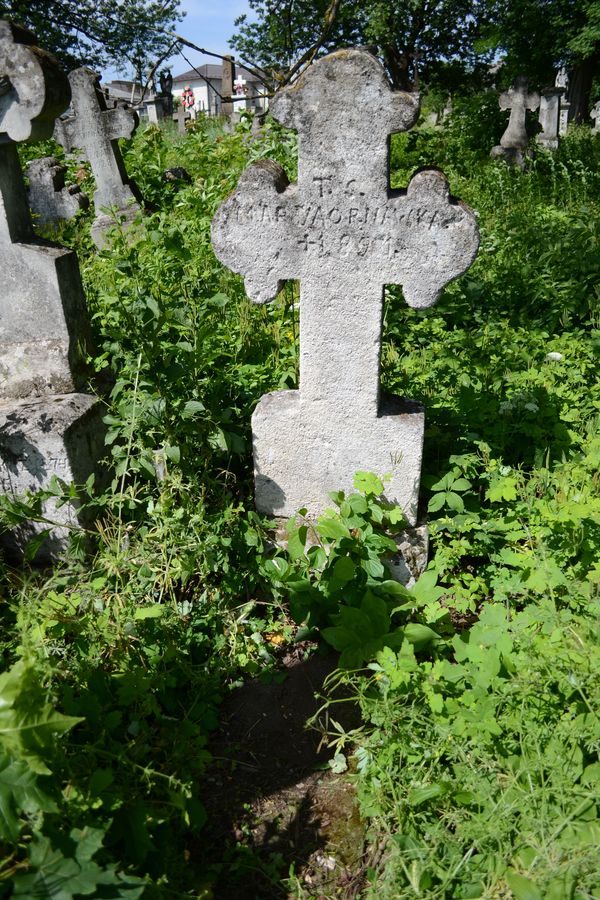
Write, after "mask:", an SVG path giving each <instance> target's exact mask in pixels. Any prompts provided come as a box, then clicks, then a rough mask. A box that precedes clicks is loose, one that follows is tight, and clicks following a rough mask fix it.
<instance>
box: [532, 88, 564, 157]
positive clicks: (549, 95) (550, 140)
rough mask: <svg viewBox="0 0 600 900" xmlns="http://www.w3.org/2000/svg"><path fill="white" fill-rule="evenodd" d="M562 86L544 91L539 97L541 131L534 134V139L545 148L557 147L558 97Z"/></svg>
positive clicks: (554, 148)
mask: <svg viewBox="0 0 600 900" xmlns="http://www.w3.org/2000/svg"><path fill="white" fill-rule="evenodd" d="M562 93H563V90H562V88H555V89H554V90H551V91H544V93H543V94H542V96H541V98H540V112H539V121H540V125H541V126H542V131H541V132H540V133H539V134H538V135H536V141H537V143H538V144H540V146H542V147H545V148H546V150H556V149H557V147H558V134H559V131H558V126H559V117H560V98H561V96H562Z"/></svg>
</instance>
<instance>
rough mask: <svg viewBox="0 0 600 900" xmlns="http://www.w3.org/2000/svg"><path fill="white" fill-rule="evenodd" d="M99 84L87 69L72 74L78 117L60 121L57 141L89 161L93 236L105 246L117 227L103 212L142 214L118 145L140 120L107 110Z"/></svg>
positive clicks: (123, 111)
mask: <svg viewBox="0 0 600 900" xmlns="http://www.w3.org/2000/svg"><path fill="white" fill-rule="evenodd" d="M99 81H100V77H99V76H98V75H97V74H96V73H95V72H93V71H92V70H91V69H87V68H85V67H82V68H80V69H75V71H73V72H71V73H70V74H69V82H70V84H71V95H72V101H71V102H72V106H73V113H74V115H72V116H69V117H68V118H66V119H58V120H57V122H56V127H55V130H54V137H55V139H56V140H57V141H58V143H59V144H62V146H63V147H64V148H65V150H67V151H71V150H73V149H74V148H76V147H77V148H78V149H80V150H83V152H84V153H85V155H86V157H87V159H88V160H89V163H90V165H91V167H92V171H93V173H94V178H95V180H96V191H95V193H94V206H95V210H96V219H95V222H94V225H93V226H92V236H93V237H94V240H95V241H96V243H97V244H98V245H99V246H102V244H103V235H104V232H105V231H106V229H107V228H108V227H109V226H110V225H113V224H114V217H113V216H110V215H106V214H104V213H103V212H102V210H103V209H107V208H108V209H112V208H116V209H117V210H119V212H120V213H124V214H125V215H126V217H127V218H132V217H133V216H134V215H135V213H136V212H137V211H138V210H139V206H138V205H137V203H136V200H137V199H139V196H138V192H137V189H136V188H135V185H134V184H133V183H132V182H131V181H130V179H129V178H128V177H127V172H126V171H125V165H124V163H123V157H122V156H121V151H120V150H119V145H118V143H117V141H118V139H119V138H121V137H131V135H132V134H133V132H134V131H135V129H136V126H137V116H136V115H135V113H134V112H132V111H131V110H128V109H123V108H122V107H116V108H115V109H107V106H106V98H105V96H104V94H103V93H102V91H101V90H100V88H99Z"/></svg>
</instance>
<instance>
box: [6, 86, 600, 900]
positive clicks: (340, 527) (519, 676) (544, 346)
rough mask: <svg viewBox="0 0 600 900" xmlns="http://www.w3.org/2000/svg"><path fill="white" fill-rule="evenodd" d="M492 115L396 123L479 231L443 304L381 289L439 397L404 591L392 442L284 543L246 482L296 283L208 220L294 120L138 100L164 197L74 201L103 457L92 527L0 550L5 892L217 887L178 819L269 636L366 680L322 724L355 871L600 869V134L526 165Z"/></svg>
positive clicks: (555, 881)
mask: <svg viewBox="0 0 600 900" xmlns="http://www.w3.org/2000/svg"><path fill="white" fill-rule="evenodd" d="M497 130H498V121H497V115H496V111H495V107H494V105H493V104H492V103H491V101H490V100H489V98H487V97H484V98H483V99H481V98H479V99H478V100H477V101H474V100H472V101H469V103H466V104H465V105H464V106H461V105H460V104H457V106H456V109H455V113H454V115H453V118H452V119H451V120H450V122H449V123H447V125H446V126H445V127H444V129H439V130H438V129H436V130H427V129H422V130H421V131H418V132H415V133H414V134H408V135H400V136H397V137H396V138H394V140H393V142H392V160H391V173H390V177H391V183H392V186H395V187H396V186H403V185H405V184H406V182H407V180H408V178H409V177H410V175H411V173H412V172H413V171H414V170H415V169H417V168H418V167H421V166H424V165H436V166H439V167H440V168H443V169H444V171H445V172H446V174H447V175H448V177H449V180H450V184H451V189H452V192H453V193H454V194H456V195H458V196H460V197H461V198H462V199H463V200H464V201H465V202H467V203H468V204H469V205H470V206H471V207H472V208H473V209H475V210H476V211H477V214H478V217H479V224H480V230H481V249H480V252H479V256H478V258H477V260H476V262H475V263H474V265H473V266H472V268H471V269H470V270H469V272H468V273H467V274H466V275H464V276H463V277H462V278H460V279H459V280H458V281H456V282H454V283H453V284H451V285H450V286H448V288H447V289H446V291H445V292H444V295H443V296H442V298H441V300H440V302H439V303H438V305H437V306H436V307H435V308H433V309H431V310H427V311H415V310H411V309H409V308H408V307H407V306H406V305H405V304H404V302H403V299H402V296H401V290H400V289H399V288H397V287H393V286H392V287H390V288H389V289H388V290H387V292H386V310H385V333H384V348H383V354H382V384H383V387H384V389H385V390H386V391H390V392H394V393H398V394H400V395H404V396H409V397H412V398H414V399H418V400H421V401H422V402H423V403H424V404H425V407H426V415H427V432H426V442H425V458H424V466H423V491H422V494H423V512H424V513H425V507H427V508H428V519H429V527H430V538H431V548H430V563H429V567H428V570H427V572H426V573H425V574H424V575H423V576H422V577H421V579H420V580H419V581H418V582H417V584H416V586H415V587H414V588H413V589H411V590H410V591H409V590H406V589H403V588H401V587H400V586H398V585H397V584H396V582H394V581H393V580H391V579H390V575H389V570H388V568H387V563H388V562H389V560H390V557H391V555H392V553H393V549H394V547H395V544H394V542H393V540H392V539H391V535H393V534H394V533H396V532H398V531H399V530H400V529H401V527H402V521H401V517H400V516H399V514H398V511H397V510H395V509H394V508H391V507H390V506H389V504H387V503H386V502H385V497H384V494H385V483H384V482H385V479H384V478H383V476H385V473H375V474H369V473H359V475H358V476H357V481H356V487H357V493H355V494H352V495H350V496H348V497H346V496H343V495H342V494H338V495H336V496H335V497H334V498H332V499H333V501H334V504H333V505H335V506H336V509H335V511H334V510H333V509H332V512H331V513H330V514H328V515H326V516H325V517H323V518H322V519H321V520H320V522H319V523H317V526H316V528H315V529H313V530H312V531H311V532H310V541H309V528H308V526H307V524H306V523H304V522H303V520H302V518H301V517H300V518H299V519H298V521H297V522H295V523H291V525H290V534H289V538H290V539H289V543H288V551H287V552H286V553H284V552H283V551H277V552H275V551H274V550H273V548H272V545H271V544H270V543H269V542H267V536H266V523H264V522H262V521H261V519H260V517H258V516H257V515H256V513H255V512H254V511H253V497H252V479H251V470H252V460H251V446H250V430H249V422H250V416H251V413H252V410H253V408H254V406H255V404H256V403H257V401H258V399H259V398H260V396H261V395H262V394H264V393H265V392H267V391H269V390H276V389H281V388H290V387H295V386H296V384H297V353H298V347H297V311H296V305H297V303H296V301H297V299H298V298H297V289H296V288H295V287H294V286H293V285H290V286H288V287H287V288H286V289H285V290H284V291H283V292H282V294H281V295H280V297H279V298H278V299H277V301H276V302H275V303H274V304H272V305H270V306H267V307H255V306H253V305H251V304H250V303H249V301H248V299H247V298H246V296H245V294H244V291H243V284H242V282H241V279H239V278H237V277H236V276H234V275H232V274H231V273H229V272H227V271H225V270H224V269H223V268H222V266H221V265H220V264H219V263H218V262H217V260H216V259H215V257H214V255H213V253H212V249H211V245H210V222H211V219H212V216H213V214H214V212H215V210H216V208H217V205H218V204H219V202H220V201H221V200H222V199H223V198H224V197H225V196H226V194H227V193H228V192H229V191H230V190H232V189H233V187H234V186H235V184H236V182H237V179H238V177H239V175H240V173H241V172H242V170H243V169H244V168H245V166H246V165H247V164H248V162H250V161H252V160H253V159H257V158H260V157H263V156H271V157H274V158H277V159H279V160H280V162H282V163H283V164H284V166H285V167H286V169H287V171H288V174H289V175H290V177H292V178H293V177H294V172H295V142H294V140H293V138H292V137H290V136H289V135H288V134H286V133H284V132H282V131H281V129H279V128H278V127H277V126H276V125H275V124H270V125H268V126H267V128H266V129H265V131H264V134H263V136H262V137H261V138H259V139H254V138H252V137H251V135H250V129H249V125H248V124H247V123H242V125H241V126H238V128H237V129H236V131H235V132H234V133H233V134H226V133H223V132H222V131H221V130H220V129H218V128H215V126H214V125H213V124H212V123H209V122H202V121H201V122H200V123H199V124H198V125H196V126H195V128H194V129H193V131H192V132H191V133H190V134H188V135H187V136H186V137H185V138H182V137H179V136H176V135H174V134H173V133H170V132H161V131H159V130H158V129H157V128H152V127H151V128H147V129H146V130H145V131H142V132H141V133H140V134H138V135H137V137H136V138H135V140H134V141H133V143H132V144H131V145H130V146H129V147H128V149H127V165H128V168H129V171H130V172H131V174H132V175H133V177H135V178H136V180H137V181H138V184H139V185H140V187H141V190H142V193H143V194H144V196H145V197H146V199H147V200H148V201H149V202H151V203H152V205H153V207H154V211H153V212H148V213H147V214H146V215H145V217H144V219H143V221H140V223H139V224H138V226H137V231H136V232H135V237H134V239H133V240H132V239H131V237H130V236H126V235H125V234H122V233H120V232H119V229H115V233H114V234H113V236H112V239H111V240H110V242H109V244H108V245H107V248H106V249H105V250H103V251H102V252H101V253H99V254H96V253H95V252H93V249H92V245H91V242H90V239H89V216H86V215H83V216H81V217H80V218H79V219H78V220H77V221H76V222H74V223H70V224H69V225H67V226H65V227H64V229H63V231H62V233H61V240H63V241H64V242H68V243H69V244H70V245H71V246H73V247H75V248H76V249H77V251H78V254H79V258H80V265H81V268H82V274H83V278H84V283H85V288H86V295H87V298H88V305H89V308H90V313H91V316H92V322H93V328H94V335H95V342H96V353H95V356H94V357H93V359H92V360H91V364H92V367H93V369H94V375H93V378H92V385H93V386H94V388H95V389H97V390H99V391H101V393H102V396H103V398H104V402H105V403H106V416H105V422H106V425H107V442H106V452H107V461H108V463H109V466H110V478H109V482H110V483H109V485H108V486H107V487H106V488H105V489H103V490H100V488H99V487H97V488H94V486H93V485H88V487H87V490H86V491H83V490H82V491H80V495H81V498H82V500H83V501H84V502H87V503H88V504H89V505H90V507H91V508H92V509H93V511H94V512H95V513H96V515H97V521H98V526H97V530H96V531H95V532H94V533H91V534H88V535H83V536H81V535H74V538H73V542H72V547H71V549H70V551H69V553H68V554H67V555H66V557H65V559H64V561H63V562H62V563H61V565H60V566H57V567H56V568H55V570H53V571H51V572H45V573H40V572H38V571H36V570H34V569H31V571H27V572H26V573H25V574H24V572H23V571H19V572H16V571H14V570H11V569H6V571H5V574H4V604H3V624H4V630H3V641H2V652H3V659H4V674H3V675H1V676H0V698H1V701H2V702H1V705H0V721H1V722H2V723H3V727H0V750H1V751H2V755H1V756H0V798H1V800H2V802H1V804H0V810H1V813H0V837H1V838H2V841H3V850H4V854H3V855H4V862H3V864H2V868H0V893H2V895H4V896H10V895H11V894H15V895H19V894H20V895H21V896H40V897H53V896H75V897H78V896H81V895H88V896H90V895H93V896H98V897H117V896H123V897H137V896H142V895H143V896H144V897H152V896H157V897H159V896H165V897H168V896H186V895H189V896H198V897H200V896H207V897H208V896H211V891H213V890H218V889H216V888H215V885H216V884H218V879H219V875H220V872H221V869H222V861H221V860H206V859H205V858H204V857H203V856H202V853H201V852H200V851H199V849H198V848H199V847H200V845H201V843H202V830H203V828H205V827H210V823H208V825H207V824H206V813H205V811H204V808H203V805H202V791H203V784H202V776H203V772H204V770H205V767H206V764H207V760H208V753H207V750H206V745H207V740H208V735H209V734H210V730H211V729H212V728H213V727H214V726H215V724H216V722H217V721H218V705H219V700H220V697H221V695H222V693H223V691H224V690H225V689H226V688H227V686H228V685H230V684H232V683H235V682H236V680H238V679H240V678H241V677H247V676H258V675H260V674H261V673H263V672H264V671H265V669H267V670H268V669H269V668H273V667H274V666H275V665H276V660H275V652H274V649H273V647H274V645H275V644H276V643H278V641H277V642H274V641H273V635H274V634H275V635H280V636H281V640H284V641H287V640H290V639H291V638H292V637H293V636H294V635H295V636H296V637H310V638H313V639H315V640H318V639H320V640H321V641H325V642H326V643H328V644H329V646H333V647H334V648H335V649H337V650H339V651H340V653H341V657H340V669H339V671H338V672H337V673H336V674H335V675H334V676H333V678H332V682H331V688H332V690H333V688H334V687H335V686H336V685H340V684H341V685H344V686H345V687H346V688H350V689H351V692H352V696H354V697H355V698H356V700H357V702H358V703H359V705H360V709H361V712H362V717H363V724H362V726H361V728H360V729H358V730H356V731H354V732H351V733H348V734H346V733H344V732H343V731H341V730H340V729H337V730H335V733H334V734H332V735H331V736H330V739H331V744H332V747H333V748H334V751H335V756H334V760H333V764H334V766H335V768H336V771H342V770H343V769H344V768H345V767H347V768H348V771H349V772H351V774H350V775H349V776H348V777H350V778H352V779H353V780H354V781H355V783H356V785H357V789H358V794H359V797H360V801H361V808H362V813H363V815H364V817H365V818H366V820H367V822H368V823H369V828H370V835H371V837H372V840H373V842H374V844H375V843H376V844H379V845H380V846H381V847H383V855H381V854H380V858H381V862H380V863H379V864H378V865H375V866H374V867H373V868H371V869H369V870H368V871H367V872H366V873H365V875H366V886H365V890H364V896H365V897H367V896H371V895H372V896H375V895H376V894H377V895H380V896H382V897H390V898H392V897H394V898H396V897H407V898H409V897H431V898H434V897H439V898H446V897H447V898H469V897H472V898H475V897H485V898H496V897H497V898H499V897H510V896H514V897H516V898H517V900H523V898H537V897H540V898H541V897H544V898H556V900H559V898H563V897H576V898H589V897H595V896H600V863H599V861H598V853H597V848H598V844H599V843H600V818H599V809H598V799H599V792H600V761H599V759H598V750H599V746H600V722H599V718H598V717H599V714H600V710H599V690H598V683H599V676H600V656H599V651H598V637H599V634H598V630H599V621H600V619H599V612H600V604H599V593H598V582H599V576H600V563H599V562H598V549H599V547H600V500H599V494H598V487H599V484H598V477H599V476H598V463H599V462H600V438H599V437H598V420H599V413H600V409H599V403H600V398H599V395H598V383H597V374H596V373H597V357H598V352H597V351H598V347H599V344H600V331H599V330H598V329H599V313H598V290H599V284H600V262H599V260H600V256H599V254H598V243H599V239H600V231H599V228H598V222H599V221H600V218H599V212H600V178H599V176H598V160H599V156H600V142H599V139H598V138H597V137H594V136H592V135H591V134H590V133H589V131H587V130H585V129H578V130H574V131H573V132H572V133H570V134H569V136H568V137H567V138H566V139H565V140H564V141H563V143H562V145H561V149H560V150H559V151H558V152H557V153H556V154H554V155H550V154H545V153H539V154H538V156H537V158H536V159H535V161H534V162H533V163H532V165H531V166H530V168H529V169H528V170H527V171H526V172H520V171H512V170H510V169H508V168H506V167H505V166H504V165H503V164H499V163H497V162H492V161H490V160H489V159H488V158H487V153H488V152H489V147H490V146H491V145H492V143H493V142H497V135H496V133H497ZM170 165H183V166H185V167H186V169H188V171H189V172H190V175H191V176H192V183H191V184H190V185H185V184H184V185H182V186H180V189H176V188H175V187H174V186H173V185H172V184H170V183H167V182H165V181H164V179H163V175H162V173H163V171H164V169H165V168H167V167H168V166H170ZM380 478H382V479H383V480H381V481H380ZM62 490H63V488H62V487H61V486H60V485H57V486H56V491H57V493H60V492H61V491H62ZM25 511H26V512H27V508H26V509H25ZM19 512H20V511H19V509H17V508H16V507H15V505H12V506H11V505H10V504H8V503H6V504H5V513H4V515H5V518H6V521H7V523H9V522H10V521H11V519H14V518H15V517H17V516H18V515H19ZM21 512H22V510H21ZM29 512H30V513H31V509H29ZM267 636H268V637H267ZM332 697H333V693H332V694H331V697H328V696H326V697H325V698H324V703H325V705H327V704H331V703H333V702H334V701H333V700H332V699H331V698H332ZM330 712H331V716H332V717H333V718H334V719H335V707H333V709H332V710H330ZM287 874H288V873H287V869H286V868H285V866H282V868H281V870H280V872H279V874H278V875H273V872H272V871H271V877H272V878H277V877H279V876H280V877H281V879H282V881H281V882H280V884H279V887H280V888H281V889H283V888H282V886H283V885H284V884H287V889H289V890H295V891H296V893H297V895H298V896H308V894H307V893H306V890H305V888H303V887H302V884H301V882H300V881H295V879H294V878H291V879H288V880H287V881H286V880H285V879H286V875H287ZM274 889H275V888H274ZM59 891H62V892H63V893H62V894H61V893H59ZM217 895H218V894H217V893H215V896H217Z"/></svg>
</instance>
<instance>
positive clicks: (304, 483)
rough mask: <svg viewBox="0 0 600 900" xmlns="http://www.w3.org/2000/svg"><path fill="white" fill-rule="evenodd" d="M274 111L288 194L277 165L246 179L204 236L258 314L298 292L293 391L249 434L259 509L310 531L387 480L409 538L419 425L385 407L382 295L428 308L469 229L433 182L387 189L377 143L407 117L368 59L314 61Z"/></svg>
mask: <svg viewBox="0 0 600 900" xmlns="http://www.w3.org/2000/svg"><path fill="white" fill-rule="evenodd" d="M270 111H271V113H272V115H273V116H274V117H275V118H276V119H277V120H279V121H280V122H281V123H282V124H283V125H286V126H288V127H290V128H295V129H296V130H297V131H298V134H299V142H300V146H299V167H298V183H297V184H288V181H287V178H286V176H285V173H284V171H283V169H282V168H281V167H280V166H279V165H278V164H277V163H275V162H272V161H269V160H267V161H261V162H258V163H256V164H254V165H253V166H250V167H249V168H248V169H247V170H246V172H245V173H244V174H243V176H242V178H241V179H240V182H239V184H238V187H237V189H236V191H235V192H234V193H233V194H232V195H231V196H230V197H229V198H228V199H227V200H226V201H225V202H224V203H223V204H222V205H221V207H220V208H219V210H218V211H217V214H216V216H215V218H214V220H213V230H212V235H213V245H214V248H215V252H216V254H217V256H218V257H219V259H220V260H221V261H222V262H223V263H224V264H225V265H227V266H228V267H229V268H231V269H232V270H233V271H234V272H238V273H240V274H242V275H243V276H244V279H245V285H246V290H247V293H248V296H249V297H250V298H251V299H252V300H254V301H255V302H257V303H264V302H266V301H268V300H271V299H273V297H274V296H275V295H276V294H277V292H278V291H279V290H280V288H281V287H282V284H283V282H284V280H285V279H299V280H300V390H299V391H278V392H274V393H271V394H267V395H266V396H265V397H263V398H262V399H261V401H260V403H259V405H258V407H257V409H256V411H255V413H254V416H253V419H252V430H253V442H254V464H255V479H256V503H257V506H258V508H259V509H260V510H261V511H263V512H265V513H268V514H270V515H273V516H290V515H293V514H294V512H295V511H296V510H297V509H298V508H301V507H306V508H307V509H308V513H309V515H313V516H314V515H318V514H319V513H321V512H322V511H323V509H324V508H325V507H326V506H328V505H330V503H331V501H330V500H329V498H328V493H329V492H330V491H332V490H338V489H340V488H342V489H345V490H350V489H351V488H352V480H353V475H354V472H355V471H357V470H370V471H374V472H376V473H377V474H379V475H385V474H389V475H390V476H391V478H390V481H389V483H388V484H387V486H386V496H387V497H388V499H390V500H392V501H395V502H398V503H399V504H400V505H401V506H402V508H403V509H404V512H405V514H406V516H407V519H408V521H409V522H410V523H414V522H415V520H416V512H417V498H418V485H419V479H420V468H421V454H422V443H423V428H424V416H423V412H422V409H421V407H420V406H419V405H418V404H415V403H411V402H410V401H406V400H400V399H398V398H385V399H382V400H381V401H380V397H379V356H380V348H381V324H382V303H383V288H384V285H385V284H401V285H402V287H403V290H404V296H405V299H406V301H407V302H408V303H409V304H410V305H411V306H414V307H418V308H422V307H426V306H430V305H431V304H433V303H435V301H436V300H437V298H438V296H439V294H440V292H441V290H442V288H443V287H444V285H445V284H447V283H448V281H450V280H451V279H453V278H456V277H457V276H458V275H460V274H461V273H462V272H464V271H465V269H466V268H467V267H468V266H469V265H470V264H471V262H472V261H473V259H474V257H475V254H476V251H477V246H478V232H477V225H476V222H475V217H474V215H473V213H472V212H471V211H470V210H469V209H468V208H467V207H465V206H464V205H463V204H461V203H459V202H456V201H454V200H453V199H452V198H451V197H450V196H449V191H448V185H447V182H446V179H445V177H444V175H443V174H442V173H441V172H439V171H437V170H432V169H430V170H424V171H421V172H419V173H417V174H416V175H415V176H414V177H413V178H412V180H411V182H410V184H409V185H408V187H407V189H406V190H405V191H392V190H390V189H389V187H388V136H389V134H390V133H392V132H394V131H404V130H406V129H407V128H409V127H410V126H411V125H412V124H413V123H414V122H415V120H416V118H417V116H418V101H417V99H416V97H415V96H413V95H409V94H405V93H394V92H392V91H391V90H390V87H389V84H388V82H387V79H386V77H385V74H384V71H383V69H382V67H381V65H380V64H379V62H378V61H377V60H376V59H375V58H374V57H372V56H371V55H370V54H368V53H366V52H364V51H358V50H348V51H340V52H338V53H335V54H332V55H330V56H328V57H325V58H324V59H322V60H319V61H318V62H317V63H315V64H313V65H312V66H311V67H310V68H309V69H308V70H307V71H306V72H305V73H304V75H303V76H302V77H301V78H300V79H298V81H297V82H296V83H295V84H293V85H292V86H291V87H288V88H286V89H285V90H283V91H281V92H280V93H279V94H277V95H276V96H275V98H274V99H273V101H272V103H271V107H270Z"/></svg>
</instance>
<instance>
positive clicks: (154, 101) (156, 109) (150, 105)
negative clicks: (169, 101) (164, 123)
mask: <svg viewBox="0 0 600 900" xmlns="http://www.w3.org/2000/svg"><path fill="white" fill-rule="evenodd" d="M146 110H147V111H148V121H149V122H150V123H151V124H152V125H158V123H159V122H160V121H161V119H164V110H163V103H162V98H161V97H159V96H158V95H157V94H155V95H154V97H150V99H149V100H146Z"/></svg>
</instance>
